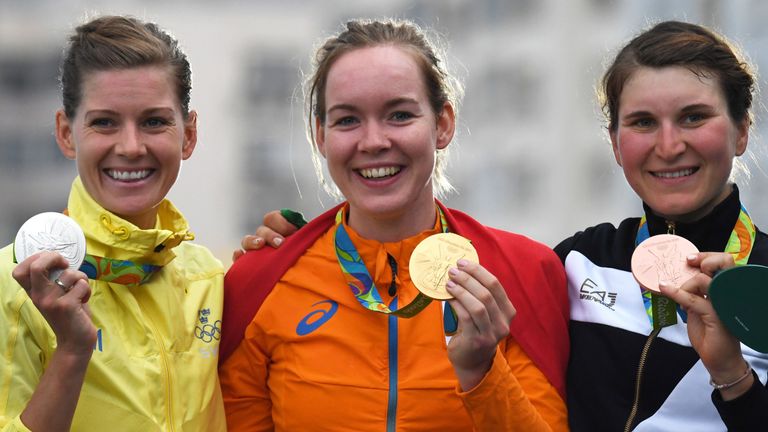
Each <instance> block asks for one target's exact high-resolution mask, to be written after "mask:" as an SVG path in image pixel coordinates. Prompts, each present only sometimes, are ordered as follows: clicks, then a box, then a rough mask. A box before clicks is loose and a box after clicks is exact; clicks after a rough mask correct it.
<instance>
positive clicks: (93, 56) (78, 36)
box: [60, 16, 192, 118]
mask: <svg viewBox="0 0 768 432" xmlns="http://www.w3.org/2000/svg"><path fill="white" fill-rule="evenodd" d="M155 65H156V66H168V67H169V70H170V72H171V74H172V75H173V77H174V79H175V83H176V96H177V97H178V100H179V104H180V106H181V111H182V114H183V115H184V117H185V118H186V117H187V115H188V114H189V100H190V95H189V93H190V90H191V89H192V71H191V70H190V67H189V62H188V61H187V56H186V55H185V54H184V52H182V50H181V48H180V47H179V43H178V41H176V39H174V38H173V37H171V36H170V35H169V34H168V33H166V32H165V31H163V30H161V29H160V28H159V27H158V26H157V25H156V24H154V23H147V22H142V21H140V20H138V19H136V18H132V17H126V16H102V17H99V18H96V19H94V20H92V21H89V22H87V23H85V24H83V25H81V26H79V27H77V28H76V29H75V32H74V34H73V35H72V36H71V37H70V38H69V44H68V46H67V48H66V50H65V52H64V60H63V62H62V65H61V77H60V81H61V93H62V103H63V105H64V112H65V113H66V115H67V117H69V118H73V117H74V116H75V114H76V112H77V109H78V108H79V107H80V102H81V99H82V86H83V80H84V79H85V77H86V76H87V75H88V74H89V73H92V72H98V71H106V70H113V69H128V68H134V67H140V66H155Z"/></svg>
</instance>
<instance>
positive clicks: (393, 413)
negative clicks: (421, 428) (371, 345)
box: [387, 299, 397, 432]
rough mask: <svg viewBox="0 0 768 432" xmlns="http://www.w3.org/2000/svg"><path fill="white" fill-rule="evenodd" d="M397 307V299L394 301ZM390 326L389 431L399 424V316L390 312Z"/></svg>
mask: <svg viewBox="0 0 768 432" xmlns="http://www.w3.org/2000/svg"><path fill="white" fill-rule="evenodd" d="M392 307H397V299H395V300H394V301H393V302H392ZM387 319H388V320H389V322H388V324H389V325H388V327H389V329H388V330H389V368H388V369H389V397H388V400H387V432H394V431H395V430H396V426H397V317H396V316H395V315H394V314H390V315H389V316H388V317H387Z"/></svg>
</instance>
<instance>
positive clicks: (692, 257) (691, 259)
mask: <svg viewBox="0 0 768 432" xmlns="http://www.w3.org/2000/svg"><path fill="white" fill-rule="evenodd" d="M685 259H687V260H688V261H693V260H695V259H696V254H690V255H688V256H687V257H685Z"/></svg>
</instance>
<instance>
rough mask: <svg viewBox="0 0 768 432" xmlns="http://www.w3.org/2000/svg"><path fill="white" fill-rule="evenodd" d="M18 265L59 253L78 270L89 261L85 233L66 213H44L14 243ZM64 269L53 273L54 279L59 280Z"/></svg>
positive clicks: (17, 236)
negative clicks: (41, 254)
mask: <svg viewBox="0 0 768 432" xmlns="http://www.w3.org/2000/svg"><path fill="white" fill-rule="evenodd" d="M13 250H14V253H15V254H16V262H22V261H24V260H25V259H27V258H29V257H30V256H32V255H34V254H36V253H38V252H42V251H50V252H57V253H59V254H60V255H61V256H63V257H64V258H65V259H66V260H67V261H68V262H69V268H70V269H74V270H77V269H79V268H80V265H81V264H82V263H83V260H84V259H85V234H83V230H82V229H81V228H80V225H78V224H77V222H75V221H74V220H73V219H72V218H70V217H69V216H66V215H64V214H62V213H53V212H48V213H40V214H37V215H35V216H32V217H31V218H29V220H27V221H26V222H24V224H23V225H22V226H21V228H19V232H18V233H16V240H15V241H14V242H13ZM63 271H64V269H56V270H53V271H51V274H50V275H49V276H48V278H49V279H50V280H56V278H58V277H59V275H60V274H61V272H63Z"/></svg>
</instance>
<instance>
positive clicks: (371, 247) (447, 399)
mask: <svg viewBox="0 0 768 432" xmlns="http://www.w3.org/2000/svg"><path fill="white" fill-rule="evenodd" d="M449 220H450V218H449ZM346 228H347V232H348V233H349V234H350V236H351V238H352V240H353V242H354V244H355V245H356V247H357V248H358V252H359V253H360V255H361V257H362V259H363V261H364V262H365V263H366V267H367V268H368V270H369V272H370V273H371V275H372V276H373V278H374V281H375V284H376V286H377V287H379V293H380V294H381V296H382V299H383V300H384V302H385V303H388V304H389V302H390V301H392V299H393V298H392V297H390V296H389V295H388V293H387V287H389V286H390V282H391V281H392V267H391V266H390V265H389V263H388V260H387V254H389V255H391V256H393V257H394V258H395V259H396V260H397V263H398V269H397V274H396V276H395V277H396V281H397V287H398V288H397V294H396V295H397V307H402V306H403V305H405V304H407V303H408V302H410V301H411V300H412V299H413V298H414V297H415V295H416V292H417V291H416V289H415V288H414V287H413V285H412V283H411V280H410V276H409V273H408V261H409V258H410V255H411V252H412V251H413V248H414V247H415V246H416V244H418V242H419V241H420V240H422V239H423V238H425V237H427V236H428V235H431V234H434V233H435V232H438V228H437V227H435V229H434V230H431V231H427V232H423V233H421V234H419V235H417V236H415V237H412V238H409V239H406V240H404V241H401V242H397V243H379V242H376V241H371V240H366V239H363V238H361V237H359V236H358V235H357V234H356V233H355V232H354V230H352V229H351V228H349V227H346ZM333 238H334V230H333V229H326V231H325V232H324V233H323V234H321V235H320V237H319V238H318V239H317V240H316V241H315V242H314V243H313V244H312V245H311V246H309V248H308V249H306V250H305V252H304V253H303V254H301V256H300V257H299V258H298V260H297V261H296V262H295V264H293V265H292V266H290V268H288V270H287V271H286V272H284V274H283V275H282V277H281V278H280V279H279V281H278V282H277V283H276V284H275V286H274V288H273V289H271V290H268V292H267V293H266V295H265V297H264V300H263V303H262V304H261V305H260V307H259V308H258V312H256V311H253V312H255V316H253V313H252V314H251V316H252V320H251V322H250V323H249V324H248V325H247V328H246V329H245V334H244V338H243V339H242V342H241V343H239V345H238V346H237V348H236V349H235V350H234V352H233V353H232V354H231V355H228V353H227V352H224V353H223V355H224V356H228V358H227V359H226V361H225V362H224V363H223V365H222V367H221V370H220V374H221V383H222V390H223V394H224V399H225V407H226V412H227V424H228V427H229V430H232V431H240V430H244V431H256V430H281V431H298V430H314V431H317V430H328V431H344V430H349V431H363V430H377V431H378V430H380V431H384V430H403V431H406V430H419V431H423V430H456V431H469V430H494V431H495V430H524V431H534V430H548V429H549V428H550V427H551V428H552V429H553V430H565V429H567V426H566V412H565V406H564V402H563V399H562V398H561V396H560V395H559V394H558V390H557V389H556V387H555V386H553V384H552V383H550V381H549V380H548V379H547V378H546V376H545V375H544V374H543V373H542V371H541V370H540V369H539V368H538V367H537V366H536V364H534V362H533V361H532V360H531V358H530V357H529V356H528V355H527V354H526V352H525V351H524V350H523V349H522V348H521V345H520V344H518V343H517V342H516V340H515V339H514V338H513V337H509V338H507V339H506V340H505V341H503V342H502V343H501V344H500V347H499V350H498V352H497V355H496V357H495V358H494V362H493V366H492V368H491V370H490V371H489V372H488V374H487V375H486V377H485V378H484V380H483V381H482V382H481V383H480V384H479V385H478V386H477V387H475V388H474V389H471V390H470V391H469V392H465V393H462V392H460V391H459V389H458V387H457V382H456V378H455V375H454V372H453V368H452V366H451V364H450V362H449V360H448V356H447V351H446V338H445V335H444V333H443V325H442V304H441V302H433V303H432V304H430V305H429V306H428V307H427V308H426V309H425V310H423V311H422V312H420V313H419V314H418V315H417V316H415V317H413V318H409V319H404V318H396V317H395V316H388V315H384V314H380V313H376V312H372V311H369V310H367V309H364V308H363V307H362V306H361V305H360V304H359V303H358V301H357V299H356V298H355V297H354V295H353V294H352V293H351V292H350V290H349V288H348V287H347V284H346V280H345V279H344V276H343V274H342V272H341V269H340V266H339V263H338V261H337V259H336V255H335V250H334V244H333ZM521 239H522V238H519V237H518V240H521ZM524 240H525V242H528V244H525V245H524V246H525V247H526V248H527V249H529V248H530V247H532V245H534V246H536V247H538V248H544V246H541V245H538V244H535V243H533V242H531V241H530V240H527V239H524ZM521 241H522V240H521ZM289 245H290V243H288V242H286V243H285V244H284V245H283V247H284V248H285V247H290V246H289ZM258 255H259V254H258V253H256V254H252V253H249V254H247V255H246V256H245V257H243V258H241V259H240V260H238V261H237V263H235V266H237V267H238V269H244V270H245V272H246V273H248V268H249V267H250V268H252V267H251V266H252V265H253V264H254V263H253V262H250V264H248V261H244V260H248V259H252V258H251V257H257V256H258ZM555 259H556V258H555ZM483 262H484V260H483V257H482V255H481V263H483ZM257 265H261V266H269V265H270V264H269V262H268V261H267V262H265V261H263V260H258V261H257ZM240 266H244V267H240ZM529 267H530V268H534V267H537V266H535V265H534V266H531V265H530V264H529ZM554 268H555V269H558V268H559V267H558V266H554ZM490 270H491V271H492V272H493V271H494V270H493V269H490ZM238 272H239V270H237V269H236V270H235V274H237V273H238ZM560 272H562V270H561V269H560ZM555 276H557V273H555ZM541 279H542V280H543V279H544V275H541ZM228 280H229V282H235V281H238V278H234V279H233V278H231V277H230V276H228ZM554 280H556V281H558V282H560V281H559V280H558V278H557V277H555V278H554ZM241 282H242V281H241ZM562 282H563V285H564V280H563V281H562ZM502 283H504V282H503V281H502ZM247 285H248V284H247ZM251 289H254V288H253V286H251ZM537 289H547V288H546V282H544V285H542V286H541V287H537ZM233 301H234V302H237V301H238V299H235V298H227V300H226V302H233ZM246 303H248V302H247V301H246ZM241 304H242V303H241ZM517 319H520V316H519V315H518V317H516V320H517ZM227 325H228V322H227V316H226V311H225V317H224V324H223V331H224V333H225V339H226V332H227V331H229V330H228V327H227ZM566 337H567V336H566ZM566 350H567V344H566ZM566 352H567V351H566Z"/></svg>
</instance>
